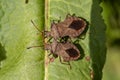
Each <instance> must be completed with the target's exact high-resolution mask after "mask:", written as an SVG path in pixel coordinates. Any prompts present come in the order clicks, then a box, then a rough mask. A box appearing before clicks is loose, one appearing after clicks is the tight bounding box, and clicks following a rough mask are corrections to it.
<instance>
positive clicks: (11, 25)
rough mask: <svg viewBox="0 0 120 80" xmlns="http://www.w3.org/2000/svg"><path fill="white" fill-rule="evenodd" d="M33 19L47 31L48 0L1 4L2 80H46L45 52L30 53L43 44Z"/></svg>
mask: <svg viewBox="0 0 120 80" xmlns="http://www.w3.org/2000/svg"><path fill="white" fill-rule="evenodd" d="M39 4H41V5H39ZM31 19H32V20H33V21H34V22H35V24H36V25H39V27H41V29H42V28H43V27H44V0H34V1H33V0H31V1H30V0H29V3H28V4H25V0H0V43H1V45H0V67H1V69H0V80H43V79H44V52H43V50H42V49H41V48H35V49H29V50H28V49H27V47H30V46H33V45H39V44H38V43H40V42H41V40H40V37H39V36H38V35H36V33H37V30H36V29H35V28H34V26H33V24H32V23H31ZM38 41H40V42H38ZM1 55H2V56H1Z"/></svg>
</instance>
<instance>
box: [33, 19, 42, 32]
mask: <svg viewBox="0 0 120 80" xmlns="http://www.w3.org/2000/svg"><path fill="white" fill-rule="evenodd" d="M31 22H32V24H33V25H34V27H35V28H36V29H37V30H38V31H39V32H40V33H43V32H42V31H40V30H39V29H38V27H37V26H36V25H35V23H34V22H33V21H32V20H31Z"/></svg>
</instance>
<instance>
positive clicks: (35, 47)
mask: <svg viewBox="0 0 120 80" xmlns="http://www.w3.org/2000/svg"><path fill="white" fill-rule="evenodd" d="M36 47H43V46H31V47H27V49H30V48H36Z"/></svg>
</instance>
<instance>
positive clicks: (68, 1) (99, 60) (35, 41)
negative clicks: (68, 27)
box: [0, 0, 106, 80]
mask: <svg viewBox="0 0 120 80" xmlns="http://www.w3.org/2000/svg"><path fill="white" fill-rule="evenodd" d="M25 1H26V0H0V80H91V77H92V76H94V78H95V80H101V78H102V68H103V66H104V63H105V55H106V54H105V51H106V49H105V25H104V23H103V20H102V18H101V8H100V6H99V0H93V1H91V0H46V3H45V2H44V0H28V3H25ZM44 4H46V5H45V7H44ZM44 10H45V13H44ZM68 13H70V14H73V13H74V14H75V15H76V16H80V17H82V18H84V19H86V21H87V22H88V23H89V25H88V30H87V33H86V34H85V38H84V39H79V44H78V48H79V49H80V52H81V58H80V59H79V60H77V61H71V62H70V63H71V66H72V69H70V68H69V66H68V65H64V64H61V63H60V62H59V59H58V58H57V59H55V61H54V62H53V63H50V64H46V65H45V66H44V63H46V62H47V55H48V53H46V54H45V56H44V50H43V49H42V48H33V49H27V47H30V46H36V45H42V44H43V42H42V37H41V36H38V35H36V33H38V31H37V30H36V29H35V28H34V26H33V24H32V23H31V22H30V21H31V20H33V21H34V23H35V25H37V26H38V28H39V29H40V30H43V28H44V23H45V26H46V29H49V28H50V23H51V21H52V20H59V19H60V17H61V21H62V20H64V18H65V16H66V15H67V14H68ZM44 15H45V16H44ZM44 18H45V21H44ZM89 57H91V58H90V61H89ZM44 58H45V59H44ZM86 58H88V60H86ZM44 60H45V61H44ZM92 71H94V75H92V73H91V72H92Z"/></svg>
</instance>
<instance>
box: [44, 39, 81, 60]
mask: <svg viewBox="0 0 120 80" xmlns="http://www.w3.org/2000/svg"><path fill="white" fill-rule="evenodd" d="M45 50H50V54H54V55H58V56H59V57H60V61H61V58H63V61H64V62H69V61H73V60H77V59H78V58H79V57H80V51H79V50H78V48H77V47H76V46H75V45H74V44H72V43H71V42H57V41H56V40H54V41H53V42H52V43H50V44H45Z"/></svg>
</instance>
